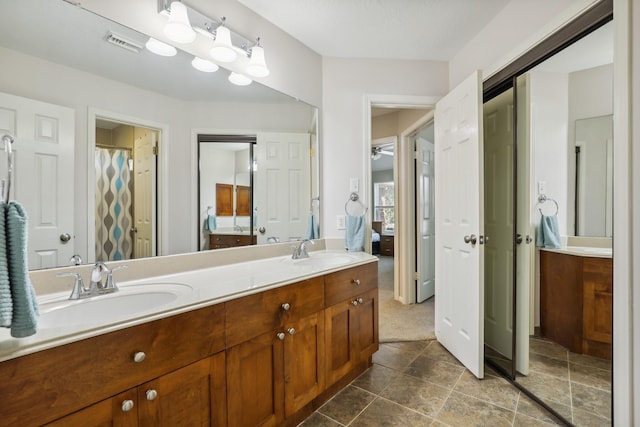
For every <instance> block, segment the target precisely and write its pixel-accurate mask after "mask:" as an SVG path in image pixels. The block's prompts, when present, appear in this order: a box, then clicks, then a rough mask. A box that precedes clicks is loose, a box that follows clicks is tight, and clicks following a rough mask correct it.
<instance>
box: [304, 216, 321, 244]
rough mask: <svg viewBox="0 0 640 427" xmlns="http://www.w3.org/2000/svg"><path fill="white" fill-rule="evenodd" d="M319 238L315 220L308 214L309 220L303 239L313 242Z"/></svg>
mask: <svg viewBox="0 0 640 427" xmlns="http://www.w3.org/2000/svg"><path fill="white" fill-rule="evenodd" d="M318 237H320V232H319V230H318V224H317V223H316V219H315V217H314V216H313V213H311V212H309V220H308V221H307V232H306V233H305V235H304V238H305V239H309V240H313V239H317V238H318Z"/></svg>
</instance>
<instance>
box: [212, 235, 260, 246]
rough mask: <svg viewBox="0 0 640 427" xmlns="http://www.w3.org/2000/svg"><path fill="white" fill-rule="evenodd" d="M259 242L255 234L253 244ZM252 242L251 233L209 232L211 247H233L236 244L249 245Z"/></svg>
mask: <svg viewBox="0 0 640 427" xmlns="http://www.w3.org/2000/svg"><path fill="white" fill-rule="evenodd" d="M256 242H257V237H256V236H253V244H254V245H255V244H256ZM251 244H252V240H251V236H249V235H240V234H238V235H232V234H209V249H221V248H231V247H235V246H248V245H251Z"/></svg>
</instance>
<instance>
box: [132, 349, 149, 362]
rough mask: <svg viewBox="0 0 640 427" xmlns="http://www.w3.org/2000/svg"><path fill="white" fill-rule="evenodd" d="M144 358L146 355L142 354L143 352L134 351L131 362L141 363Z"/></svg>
mask: <svg viewBox="0 0 640 427" xmlns="http://www.w3.org/2000/svg"><path fill="white" fill-rule="evenodd" d="M146 357H147V355H146V354H145V353H144V351H136V352H135V354H134V355H133V361H134V362H136V363H141V362H143V361H144V359H145V358H146Z"/></svg>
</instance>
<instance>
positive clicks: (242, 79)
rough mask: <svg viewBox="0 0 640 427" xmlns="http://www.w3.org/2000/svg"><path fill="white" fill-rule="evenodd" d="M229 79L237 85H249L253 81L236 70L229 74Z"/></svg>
mask: <svg viewBox="0 0 640 427" xmlns="http://www.w3.org/2000/svg"><path fill="white" fill-rule="evenodd" d="M229 81H230V82H231V83H233V84H234V85H236V86H247V85H250V84H251V83H252V82H253V80H251V79H250V78H249V77H247V76H245V75H244V74H240V73H236V72H234V71H232V72H231V74H229Z"/></svg>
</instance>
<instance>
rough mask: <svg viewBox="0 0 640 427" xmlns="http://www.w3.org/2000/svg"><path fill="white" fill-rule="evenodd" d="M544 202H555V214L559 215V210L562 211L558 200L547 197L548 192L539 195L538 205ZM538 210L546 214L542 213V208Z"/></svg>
mask: <svg viewBox="0 0 640 427" xmlns="http://www.w3.org/2000/svg"><path fill="white" fill-rule="evenodd" d="M544 202H553V204H554V205H556V212H555V213H554V214H553V215H558V212H559V211H560V209H559V208H558V202H556V201H555V200H554V199H552V198H551V197H547V195H546V194H540V195H539V196H538V203H537V204H538V205H539V204H542V203H544ZM538 211H539V212H540V215H544V214H543V213H542V208H538Z"/></svg>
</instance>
